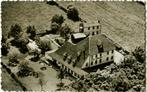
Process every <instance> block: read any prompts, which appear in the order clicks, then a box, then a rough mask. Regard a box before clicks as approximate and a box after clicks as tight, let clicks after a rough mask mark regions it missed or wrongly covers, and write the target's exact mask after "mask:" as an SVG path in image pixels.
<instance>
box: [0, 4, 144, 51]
mask: <svg viewBox="0 0 147 92" xmlns="http://www.w3.org/2000/svg"><path fill="white" fill-rule="evenodd" d="M57 3H58V4H59V5H60V6H62V7H64V8H66V7H67V6H68V5H69V4H73V5H74V6H75V7H76V8H77V9H78V10H79V14H80V17H81V18H82V19H84V20H86V21H87V22H88V23H93V22H96V21H97V19H99V20H100V21H101V24H102V33H105V34H106V35H108V37H110V38H111V39H113V40H114V41H115V42H117V43H119V44H120V45H121V46H122V47H124V48H125V49H127V50H129V51H131V50H133V49H134V48H135V47H136V46H139V45H143V44H144V42H145V41H144V39H145V35H144V33H145V7H144V6H143V5H141V4H139V3H136V2H57ZM54 14H62V15H63V16H64V18H65V19H66V21H65V23H67V24H68V25H69V26H70V27H72V29H73V30H74V31H78V25H79V22H73V21H71V20H69V19H67V16H66V13H65V12H64V11H62V10H61V9H59V8H58V7H56V6H51V5H48V4H46V3H45V2H3V3H2V31H3V33H5V32H7V31H9V29H10V26H11V25H12V24H15V23H18V24H20V25H21V26H22V28H23V29H24V30H26V27H27V26H28V25H35V27H36V29H37V31H42V30H46V29H50V20H51V18H52V16H53V15H54Z"/></svg>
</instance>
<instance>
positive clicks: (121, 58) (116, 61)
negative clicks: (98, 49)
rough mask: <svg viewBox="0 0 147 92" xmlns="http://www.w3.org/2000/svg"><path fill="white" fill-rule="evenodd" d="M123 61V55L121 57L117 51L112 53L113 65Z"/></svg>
mask: <svg viewBox="0 0 147 92" xmlns="http://www.w3.org/2000/svg"><path fill="white" fill-rule="evenodd" d="M123 61H124V55H122V54H121V53H120V52H118V51H116V50H115V51H114V63H116V64H117V65H119V64H121V62H123Z"/></svg>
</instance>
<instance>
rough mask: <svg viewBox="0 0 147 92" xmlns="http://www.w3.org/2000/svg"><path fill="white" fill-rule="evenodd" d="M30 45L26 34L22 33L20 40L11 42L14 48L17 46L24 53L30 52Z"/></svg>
mask: <svg viewBox="0 0 147 92" xmlns="http://www.w3.org/2000/svg"><path fill="white" fill-rule="evenodd" d="M28 43H29V39H28V36H27V34H26V33H22V34H21V35H20V36H19V38H17V39H14V40H12V41H11V44H12V46H16V47H17V48H19V50H20V51H21V52H22V53H26V52H27V51H28V48H27V46H26V45H27V44H28Z"/></svg>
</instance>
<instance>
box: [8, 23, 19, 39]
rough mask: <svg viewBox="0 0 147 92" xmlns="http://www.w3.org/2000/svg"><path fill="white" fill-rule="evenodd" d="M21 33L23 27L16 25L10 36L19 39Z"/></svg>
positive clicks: (11, 29) (12, 27)
mask: <svg viewBox="0 0 147 92" xmlns="http://www.w3.org/2000/svg"><path fill="white" fill-rule="evenodd" d="M20 32H22V28H21V26H20V25H18V24H15V25H12V26H11V28H10V33H9V35H10V36H12V37H14V38H18V37H19V34H20Z"/></svg>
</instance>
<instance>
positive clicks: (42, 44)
mask: <svg viewBox="0 0 147 92" xmlns="http://www.w3.org/2000/svg"><path fill="white" fill-rule="evenodd" d="M36 43H37V45H38V47H39V48H40V49H41V54H42V55H45V52H46V51H48V50H50V49H51V44H50V40H48V39H46V38H42V39H40V38H37V39H36Z"/></svg>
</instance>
